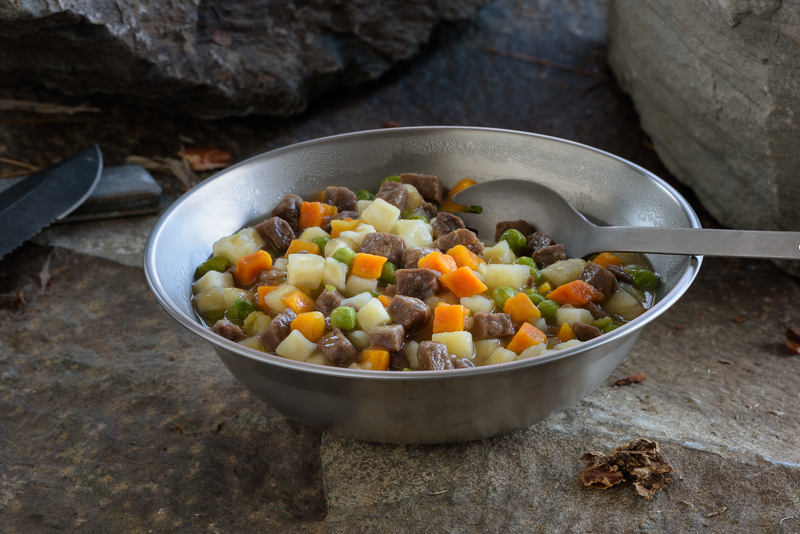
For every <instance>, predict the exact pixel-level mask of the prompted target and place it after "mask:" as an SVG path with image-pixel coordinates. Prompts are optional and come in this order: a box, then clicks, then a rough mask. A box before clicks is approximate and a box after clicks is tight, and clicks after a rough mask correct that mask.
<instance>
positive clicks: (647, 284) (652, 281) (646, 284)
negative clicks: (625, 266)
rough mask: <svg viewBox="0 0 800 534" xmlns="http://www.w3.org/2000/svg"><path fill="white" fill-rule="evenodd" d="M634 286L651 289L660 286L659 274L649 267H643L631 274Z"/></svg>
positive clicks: (646, 289)
mask: <svg viewBox="0 0 800 534" xmlns="http://www.w3.org/2000/svg"><path fill="white" fill-rule="evenodd" d="M631 277H632V278H633V287H635V288H637V289H643V290H645V291H649V290H651V289H655V288H656V287H658V282H659V276H658V275H657V274H656V273H654V272H653V271H650V270H648V269H641V270H639V271H635V272H634V273H632V274H631Z"/></svg>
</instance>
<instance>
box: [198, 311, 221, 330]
mask: <svg viewBox="0 0 800 534" xmlns="http://www.w3.org/2000/svg"><path fill="white" fill-rule="evenodd" d="M201 317H202V318H203V319H205V320H206V322H207V323H208V324H210V325H212V326H213V324H214V323H216V322H217V321H219V320H220V319H222V318H223V317H225V312H224V311H220V310H211V311H207V312H205V313H203V314H202V315H201Z"/></svg>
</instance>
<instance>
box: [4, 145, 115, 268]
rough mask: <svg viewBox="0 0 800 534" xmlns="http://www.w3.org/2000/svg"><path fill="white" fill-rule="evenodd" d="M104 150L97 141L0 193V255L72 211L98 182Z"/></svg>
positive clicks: (90, 192)
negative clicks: (102, 150) (96, 143)
mask: <svg viewBox="0 0 800 534" xmlns="http://www.w3.org/2000/svg"><path fill="white" fill-rule="evenodd" d="M102 170H103V154H102V153H101V152H100V147H98V146H97V145H94V146H93V147H91V148H87V149H86V150H84V151H83V152H80V153H78V154H76V155H74V156H72V157H70V158H67V159H65V160H64V161H61V162H59V163H56V164H55V165H53V166H52V167H48V168H47V169H45V170H43V171H41V172H38V173H36V174H33V175H31V176H29V177H28V178H26V179H24V180H22V181H20V182H18V183H16V184H14V185H13V186H11V187H9V188H8V189H6V190H5V191H3V192H2V194H0V229H2V231H0V258H2V257H3V256H5V255H6V254H8V253H9V252H11V251H12V250H14V249H15V248H17V247H18V246H19V245H21V244H22V243H23V242H24V241H25V240H26V239H30V238H31V237H33V236H34V235H36V234H38V233H39V232H40V231H41V230H42V229H43V228H45V227H47V226H49V225H50V224H52V223H53V222H55V221H56V220H58V219H62V218H63V217H65V216H67V215H69V214H70V213H71V212H72V211H73V210H74V209H75V208H77V207H78V206H80V205H81V204H82V203H83V201H84V200H86V199H87V198H88V197H89V195H91V194H92V191H93V190H94V188H95V187H96V186H97V182H98V180H100V175H101V173H102Z"/></svg>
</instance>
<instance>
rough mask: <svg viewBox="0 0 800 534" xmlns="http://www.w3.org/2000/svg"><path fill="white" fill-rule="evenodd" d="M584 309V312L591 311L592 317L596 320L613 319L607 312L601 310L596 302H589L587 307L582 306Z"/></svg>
mask: <svg viewBox="0 0 800 534" xmlns="http://www.w3.org/2000/svg"><path fill="white" fill-rule="evenodd" d="M582 308H583V309H584V310H589V313H591V314H592V317H594V318H595V319H603V318H605V317H611V314H609V313H608V312H607V311H605V310H604V309H603V308H601V307H600V306H598V305H597V304H595V303H594V302H589V303H587V304H586V305H585V306H582Z"/></svg>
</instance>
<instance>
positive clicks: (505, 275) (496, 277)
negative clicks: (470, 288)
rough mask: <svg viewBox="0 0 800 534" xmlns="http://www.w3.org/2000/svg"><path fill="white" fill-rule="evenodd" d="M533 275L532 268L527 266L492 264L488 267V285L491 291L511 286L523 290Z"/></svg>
mask: <svg viewBox="0 0 800 534" xmlns="http://www.w3.org/2000/svg"><path fill="white" fill-rule="evenodd" d="M530 275H531V268H530V267H528V266H527V265H516V264H513V265H500V264H491V265H487V266H486V282H485V283H486V285H487V286H488V287H489V289H494V288H496V287H500V286H510V287H513V288H514V289H521V288H523V287H525V286H526V285H527V284H528V277H529V276H530Z"/></svg>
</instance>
